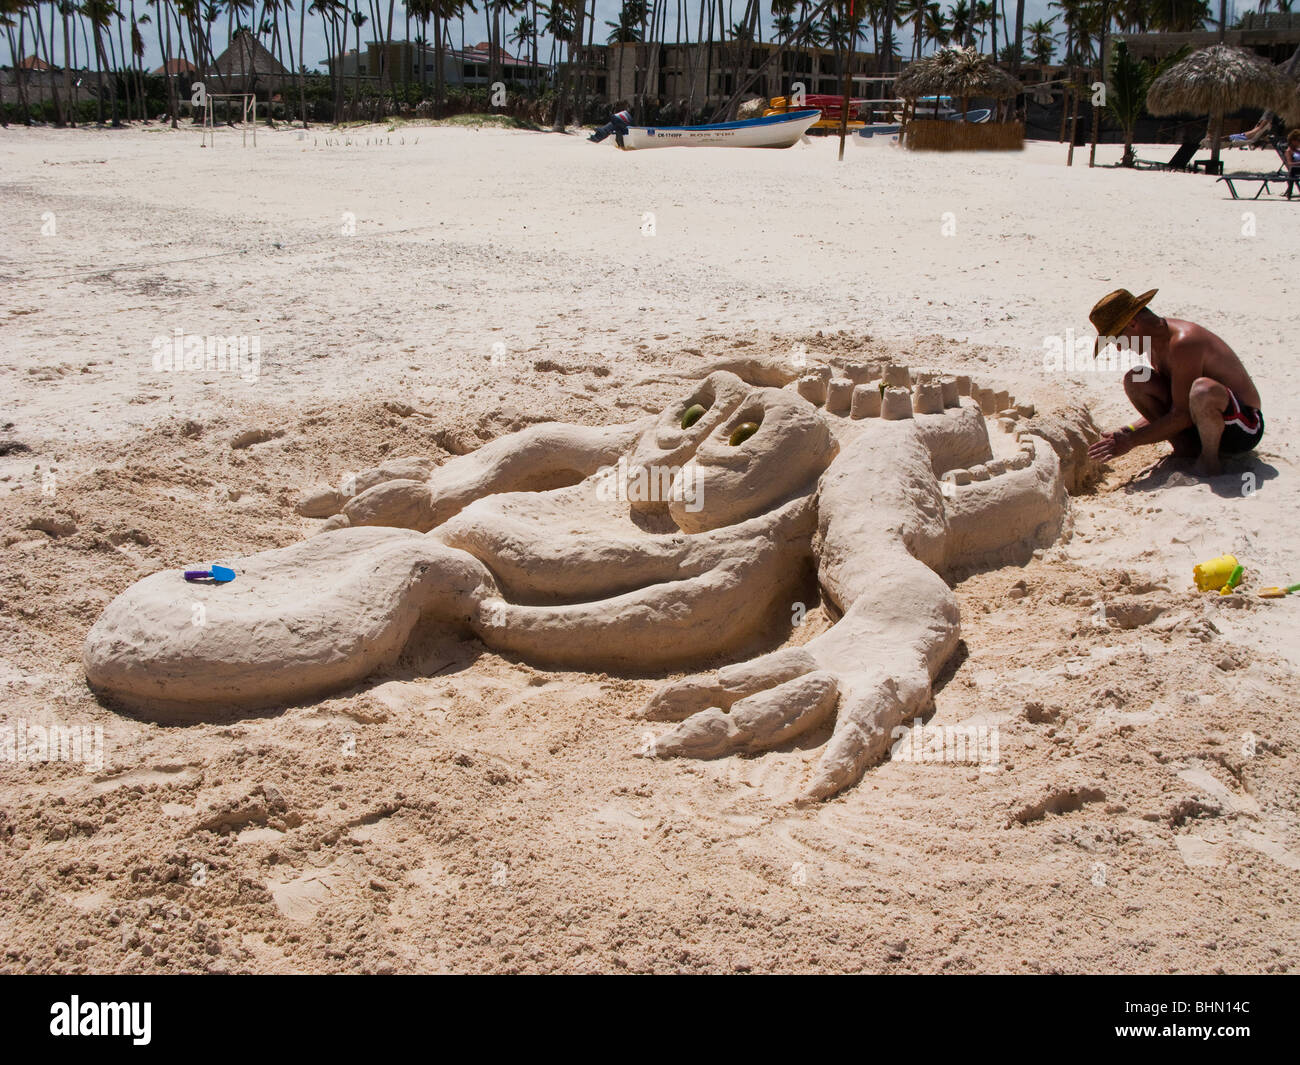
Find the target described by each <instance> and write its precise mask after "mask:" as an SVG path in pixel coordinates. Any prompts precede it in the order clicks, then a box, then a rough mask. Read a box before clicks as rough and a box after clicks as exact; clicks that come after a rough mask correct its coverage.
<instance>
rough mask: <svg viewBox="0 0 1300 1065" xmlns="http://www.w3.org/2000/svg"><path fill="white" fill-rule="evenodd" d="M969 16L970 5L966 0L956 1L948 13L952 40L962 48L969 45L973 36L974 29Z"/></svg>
mask: <svg viewBox="0 0 1300 1065" xmlns="http://www.w3.org/2000/svg"><path fill="white" fill-rule="evenodd" d="M971 14H972V13H971V8H970V5H969V4H968V3H966V0H957V3H955V4H953V5H952V7H951V8H950V9H949V11H948V17H949V19H951V22H952V39H953V40H954V41H956V42H957V43H958V44H960V45H962V46H963V47H965V46H966V45H968V44H970V43H971V38H972V37H973V36H974V29H975V27H974V23H973V21H972V17H971Z"/></svg>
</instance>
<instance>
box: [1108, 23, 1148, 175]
mask: <svg viewBox="0 0 1300 1065" xmlns="http://www.w3.org/2000/svg"><path fill="white" fill-rule="evenodd" d="M1151 77H1152V71H1151V69H1150V68H1149V67H1148V66H1147V65H1146V64H1145V63H1143V62H1141V61H1139V60H1137V59H1134V58H1133V57H1132V56H1131V55H1129V51H1128V45H1127V44H1126V43H1125V42H1124V41H1120V42H1119V43H1118V44H1116V45H1115V48H1114V52H1113V55H1112V58H1111V62H1110V77H1109V79H1108V82H1109V86H1110V91H1109V92H1107V93H1106V110H1107V111H1109V112H1110V113H1111V115H1112V116H1113V117H1114V119H1115V121H1116V122H1118V123H1119V125H1120V128H1121V129H1123V131H1124V156H1123V159H1122V161H1121V165H1122V166H1132V165H1133V162H1134V156H1133V131H1134V129H1135V128H1136V127H1137V121H1138V118H1139V117H1140V116H1141V114H1142V108H1143V105H1145V103H1146V99H1147V88H1148V87H1149V86H1150V84H1151Z"/></svg>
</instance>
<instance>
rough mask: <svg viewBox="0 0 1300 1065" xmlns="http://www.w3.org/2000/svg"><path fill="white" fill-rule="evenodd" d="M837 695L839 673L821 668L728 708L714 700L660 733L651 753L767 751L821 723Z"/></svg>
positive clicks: (702, 755)
mask: <svg viewBox="0 0 1300 1065" xmlns="http://www.w3.org/2000/svg"><path fill="white" fill-rule="evenodd" d="M705 685H706V686H707V685H708V682H707V681H706V682H705ZM679 694H680V689H679ZM838 699H839V685H838V683H837V682H836V680H835V676H834V674H832V673H827V672H825V671H824V670H818V671H816V672H814V673H808V674H805V675H804V676H802V677H796V678H795V679H794V680H788V681H786V682H784V683H783V684H778V685H777V686H776V687H774V688H768V689H766V690H765V691H759V692H755V693H754V694H753V695H748V696H746V697H745V698H743V699H739V700H737V701H736V702H734V703H732V704H731V705H730V706H729V707H728V708H726V709H723V708H722V707H719V706H716V705H715V706H710V707H708V708H707V709H704V710H699V711H697V712H695V713H693V714H691V716H690V717H688V718H687V719H686V720H685V721H683V722H681V724H679V725H677V726H676V727H675V728H672V729H670V730H669V731H667V732H665V733H664V734H663V735H662V736H659V737H658V738H656V739H655V741H654V744H653V747H652V749H651V750H650V751H649V752H647V753H651V754H654V755H658V756H662V757H665V758H669V757H673V756H674V755H681V756H685V757H688V758H713V757H716V756H718V755H722V754H733V753H737V752H742V751H764V750H767V749H768V748H771V747H775V746H777V745H779V744H781V743H784V742H786V741H787V740H791V739H794V738H795V737H796V736H798V735H799V734H800V733H802V732H807V731H808V730H809V729H810V728H815V727H816V726H817V725H820V724H821V723H822V722H823V721H825V720H826V719H827V717H829V716H830V714H831V712H832V711H833V710H834V709H835V703H836V701H837V700H838ZM719 701H721V700H719Z"/></svg>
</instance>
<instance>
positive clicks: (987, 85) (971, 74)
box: [894, 48, 1025, 151]
mask: <svg viewBox="0 0 1300 1065" xmlns="http://www.w3.org/2000/svg"><path fill="white" fill-rule="evenodd" d="M894 91H895V92H896V93H897V94H898V95H899V97H901V98H902V99H904V100H907V101H908V102H909V103H910V104H911V105H912V107H913V109H915V101H916V100H918V99H920V98H921V97H925V96H951V97H953V98H955V99H958V100H960V101H961V114H962V120H961V121H960V122H946V121H937V120H926V119H921V120H917V119H916V118H915V117H912V118H911V119H909V120H908V121H907V123H906V125H905V127H904V131H903V143H904V144H905V145H906V146H907V147H908V148H916V149H931V150H937V151H990V150H999V151H1005V150H1008V149H1017V148H1023V147H1024V140H1025V128H1024V125H1023V123H1019V122H987V123H981V124H979V125H967V123H966V121H965V114H966V105H967V101H969V100H970V99H971V98H972V97H976V98H979V97H982V98H985V99H993V100H1007V99H1010V98H1012V97H1014V96H1017V95H1018V94H1019V93H1021V92H1022V91H1023V87H1022V86H1021V84H1020V82H1018V81H1017V80H1016V79H1015V78H1013V77H1012V76H1011V75H1010V74H1008V73H1007V72H1006V71H1005V70H1002V69H1001V68H1000V67H999V66H997V65H996V64H995V63H994V62H993V61H992V60H991V59H990V58H989V57H988V56H986V55H981V54H980V53H979V52H977V51H975V49H974V48H941V49H940V50H939V51H937V52H935V53H934V55H932V56H929V57H928V58H926V59H918V60H917V61H916V62H915V63H913V64H911V65H910V66H909V67H908V68H907V69H906V70H905V71H903V73H902V74H900V75H899V76H898V78H897V80H896V81H895V82H894ZM936 112H937V108H936Z"/></svg>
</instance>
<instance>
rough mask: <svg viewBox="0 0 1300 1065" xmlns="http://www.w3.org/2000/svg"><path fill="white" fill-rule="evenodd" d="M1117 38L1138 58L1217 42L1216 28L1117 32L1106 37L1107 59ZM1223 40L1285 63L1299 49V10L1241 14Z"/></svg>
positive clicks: (1192, 48)
mask: <svg viewBox="0 0 1300 1065" xmlns="http://www.w3.org/2000/svg"><path fill="white" fill-rule="evenodd" d="M1116 41H1124V42H1126V43H1127V44H1128V50H1129V54H1131V55H1133V56H1136V57H1137V58H1138V59H1154V60H1157V61H1158V60H1161V59H1165V58H1167V57H1169V56H1171V55H1173V54H1174V53H1175V52H1177V51H1178V50H1179V49H1180V48H1187V49H1189V50H1191V51H1195V50H1196V49H1198V48H1208V47H1209V46H1210V45H1212V44H1218V43H1219V34H1218V31H1217V30H1198V31H1196V32H1194V33H1116V34H1114V35H1113V36H1112V37H1110V38H1107V58H1108V59H1109V52H1110V45H1111V44H1113V43H1114V42H1116ZM1223 43H1224V44H1228V45H1235V46H1237V47H1239V48H1245V49H1247V50H1249V51H1252V52H1254V53H1255V54H1256V55H1259V56H1262V57H1263V58H1265V59H1267V60H1269V61H1270V62H1273V63H1284V62H1286V60H1288V59H1290V58H1291V56H1292V54H1293V53H1294V52H1295V50H1296V48H1300V13H1293V12H1287V13H1281V14H1280V13H1278V12H1275V11H1270V12H1267V13H1265V14H1259V13H1257V12H1253V11H1252V12H1248V13H1246V14H1244V15H1242V16H1241V21H1240V25H1239V26H1238V27H1237V28H1236V29H1230V30H1225V31H1224V34H1223Z"/></svg>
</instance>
